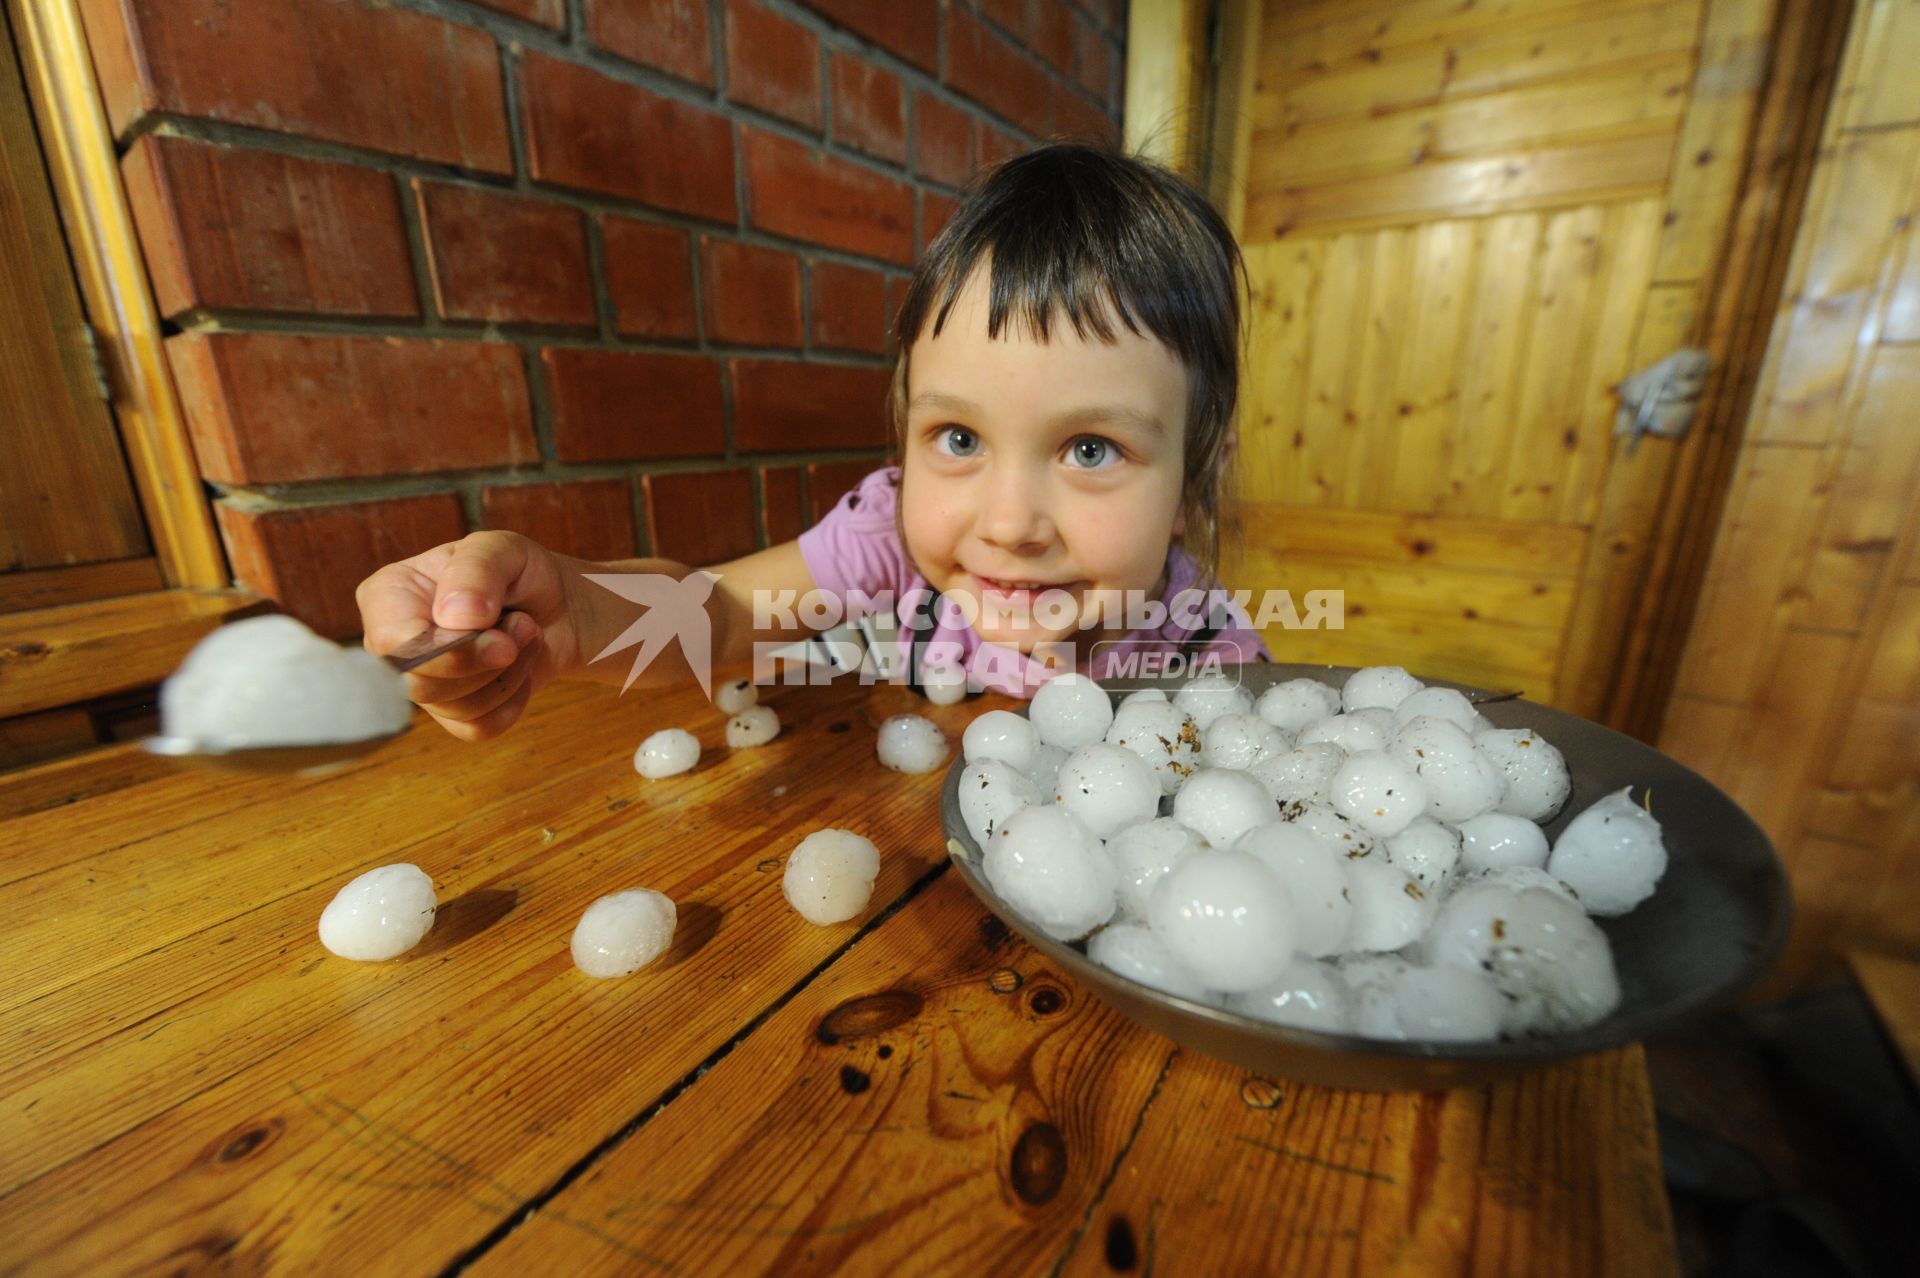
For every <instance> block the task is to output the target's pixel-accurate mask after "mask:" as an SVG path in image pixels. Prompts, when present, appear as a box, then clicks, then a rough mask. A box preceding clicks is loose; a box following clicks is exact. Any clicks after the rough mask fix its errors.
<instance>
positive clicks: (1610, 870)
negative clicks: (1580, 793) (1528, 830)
mask: <svg viewBox="0 0 1920 1278" xmlns="http://www.w3.org/2000/svg"><path fill="white" fill-rule="evenodd" d="M1666 872H1667V847H1666V844H1665V843H1664V842H1662V840H1661V838H1660V823H1659V822H1658V821H1656V820H1654V819H1653V814H1652V813H1650V812H1648V811H1647V810H1646V809H1644V808H1642V807H1641V806H1640V805H1639V804H1637V803H1635V802H1634V801H1633V799H1632V798H1631V795H1630V790H1629V789H1622V790H1618V791H1616V792H1615V793H1613V794H1609V795H1608V796H1606V797H1605V798H1604V799H1601V800H1600V801H1599V802H1597V803H1595V804H1594V805H1593V806H1591V807H1589V808H1588V809H1587V810H1586V811H1585V812H1582V813H1581V814H1580V815H1578V816H1576V817H1574V818H1573V820H1572V821H1569V822H1568V823H1567V828H1566V829H1564V830H1562V831H1561V832H1560V838H1559V841H1558V842H1556V843H1555V844H1554V845H1553V853H1552V855H1551V856H1549V857H1548V858H1547V873H1549V874H1551V875H1553V877H1554V878H1556V879H1559V880H1560V881H1561V882H1562V883H1565V884H1566V885H1567V886H1568V887H1570V888H1572V889H1573V890H1574V891H1575V892H1577V893H1578V894H1579V896H1580V903H1581V904H1582V905H1584V906H1585V907H1586V908H1587V910H1588V912H1589V913H1592V914H1599V915H1614V914H1625V913H1626V912H1627V911H1628V910H1631V909H1632V908H1633V907H1634V906H1636V905H1638V904H1640V902H1642V901H1644V900H1646V899H1647V898H1648V897H1649V896H1652V895H1653V889H1654V886H1655V885H1656V884H1658V883H1659V882H1660V876H1661V875H1663V874H1665V873H1666Z"/></svg>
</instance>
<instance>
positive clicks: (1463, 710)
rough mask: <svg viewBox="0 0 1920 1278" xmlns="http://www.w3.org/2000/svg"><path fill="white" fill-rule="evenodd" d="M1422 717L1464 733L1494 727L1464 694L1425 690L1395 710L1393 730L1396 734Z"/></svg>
mask: <svg viewBox="0 0 1920 1278" xmlns="http://www.w3.org/2000/svg"><path fill="white" fill-rule="evenodd" d="M1422 715H1425V716H1427V717H1428V718H1431V719H1445V720H1446V721H1447V722H1448V723H1451V724H1453V725H1454V726H1455V727H1457V728H1459V729H1461V730H1462V731H1463V732H1479V731H1480V730H1481V729H1483V728H1487V727H1490V726H1492V725H1490V724H1489V723H1488V722H1487V718H1486V716H1485V715H1483V714H1481V713H1480V711H1479V710H1478V709H1476V708H1475V707H1474V704H1473V702H1471V701H1469V700H1467V696H1466V694H1465V693H1463V692H1458V691H1456V690H1454V689H1452V688H1422V689H1421V690H1420V691H1418V692H1416V693H1414V694H1413V695H1412V696H1410V697H1408V698H1407V699H1406V700H1405V701H1402V702H1401V703H1400V704H1399V705H1397V706H1395V707H1394V708H1393V724H1392V728H1391V730H1392V731H1393V732H1395V733H1397V732H1399V731H1400V729H1402V728H1404V727H1406V726H1407V725H1408V724H1409V723H1412V722H1413V721H1414V720H1415V719H1418V718H1420V717H1421V716H1422Z"/></svg>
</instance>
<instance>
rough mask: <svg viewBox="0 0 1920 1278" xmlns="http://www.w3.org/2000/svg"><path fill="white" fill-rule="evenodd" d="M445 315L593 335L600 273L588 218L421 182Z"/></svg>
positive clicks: (436, 288)
mask: <svg viewBox="0 0 1920 1278" xmlns="http://www.w3.org/2000/svg"><path fill="white" fill-rule="evenodd" d="M413 193H414V198H415V199H417V200H418V201H419V202H420V226H421V231H422V233H423V234H424V236H425V238H426V247H427V268H428V270H429V271H430V272H431V273H432V277H433V292H434V300H435V301H436V302H437V303H438V304H439V307H440V313H441V314H442V315H444V316H446V317H447V318H448V319H456V320H490V321H491V320H499V321H507V322H513V321H519V322H523V323H528V324H572V325H576V326H585V327H592V326H593V325H594V324H596V323H597V322H598V315H597V313H596V312H595V309H594V301H593V284H592V270H591V268H590V267H589V266H588V265H587V228H586V219H585V217H584V216H582V214H581V213H580V210H578V209H573V208H568V207H567V206H566V205H564V204H549V203H547V202H546V201H544V200H530V199H526V198H525V197H523V196H518V195H508V194H506V193H505V192H502V191H486V190H481V189H479V188H477V187H471V186H454V185H452V184H450V183H447V182H429V181H427V180H425V179H424V178H415V179H414V180H413Z"/></svg>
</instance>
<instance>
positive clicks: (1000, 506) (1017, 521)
mask: <svg viewBox="0 0 1920 1278" xmlns="http://www.w3.org/2000/svg"><path fill="white" fill-rule="evenodd" d="M1043 487H1044V486H1043V485H1040V484H1037V483H1035V482H1034V481H1033V480H1032V479H1030V478H1027V477H1024V476H1019V475H1010V474H1004V473H1001V474H996V475H994V476H993V477H992V478H991V479H989V481H988V483H987V491H986V498H985V503H984V505H983V506H982V507H981V511H980V525H979V527H980V537H981V540H983V541H986V542H988V543H990V544H992V545H995V546H998V547H1000V548H1001V549H1003V550H1008V551H1020V552H1025V553H1032V552H1034V551H1036V550H1045V549H1046V548H1047V547H1048V546H1050V545H1052V544H1053V521H1052V520H1051V519H1050V518H1049V517H1048V515H1047V503H1046V500H1045V493H1044V491H1042V489H1043Z"/></svg>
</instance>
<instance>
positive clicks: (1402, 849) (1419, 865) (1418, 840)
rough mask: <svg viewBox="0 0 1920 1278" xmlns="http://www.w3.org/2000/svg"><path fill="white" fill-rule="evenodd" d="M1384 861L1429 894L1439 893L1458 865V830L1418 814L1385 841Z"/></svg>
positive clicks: (1449, 880)
mask: <svg viewBox="0 0 1920 1278" xmlns="http://www.w3.org/2000/svg"><path fill="white" fill-rule="evenodd" d="M1386 849H1387V864H1389V865H1391V866H1393V867H1394V868H1395V869H1397V870H1400V871H1401V872H1402V873H1404V874H1406V875H1408V876H1409V877H1411V878H1412V879H1413V881H1414V882H1416V883H1418V884H1419V885H1420V886H1421V888H1422V889H1423V890H1424V891H1425V892H1426V893H1427V895H1429V896H1433V897H1438V896H1440V895H1441V893H1442V891H1443V890H1444V889H1445V888H1446V887H1447V886H1448V885H1449V884H1450V883H1451V882H1452V880H1453V876H1454V873H1455V871H1456V870H1457V869H1458V868H1459V865H1460V832H1459V831H1458V830H1456V829H1454V828H1453V827H1452V826H1450V825H1441V824H1440V823H1439V822H1438V821H1435V820H1434V819H1433V818H1431V817H1421V818H1419V819H1418V820H1416V821H1414V822H1413V823H1412V824H1411V825H1409V826H1407V828H1406V829H1404V830H1402V831H1400V833H1398V834H1396V835H1393V836H1391V837H1390V838H1388V839H1387V841H1386Z"/></svg>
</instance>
